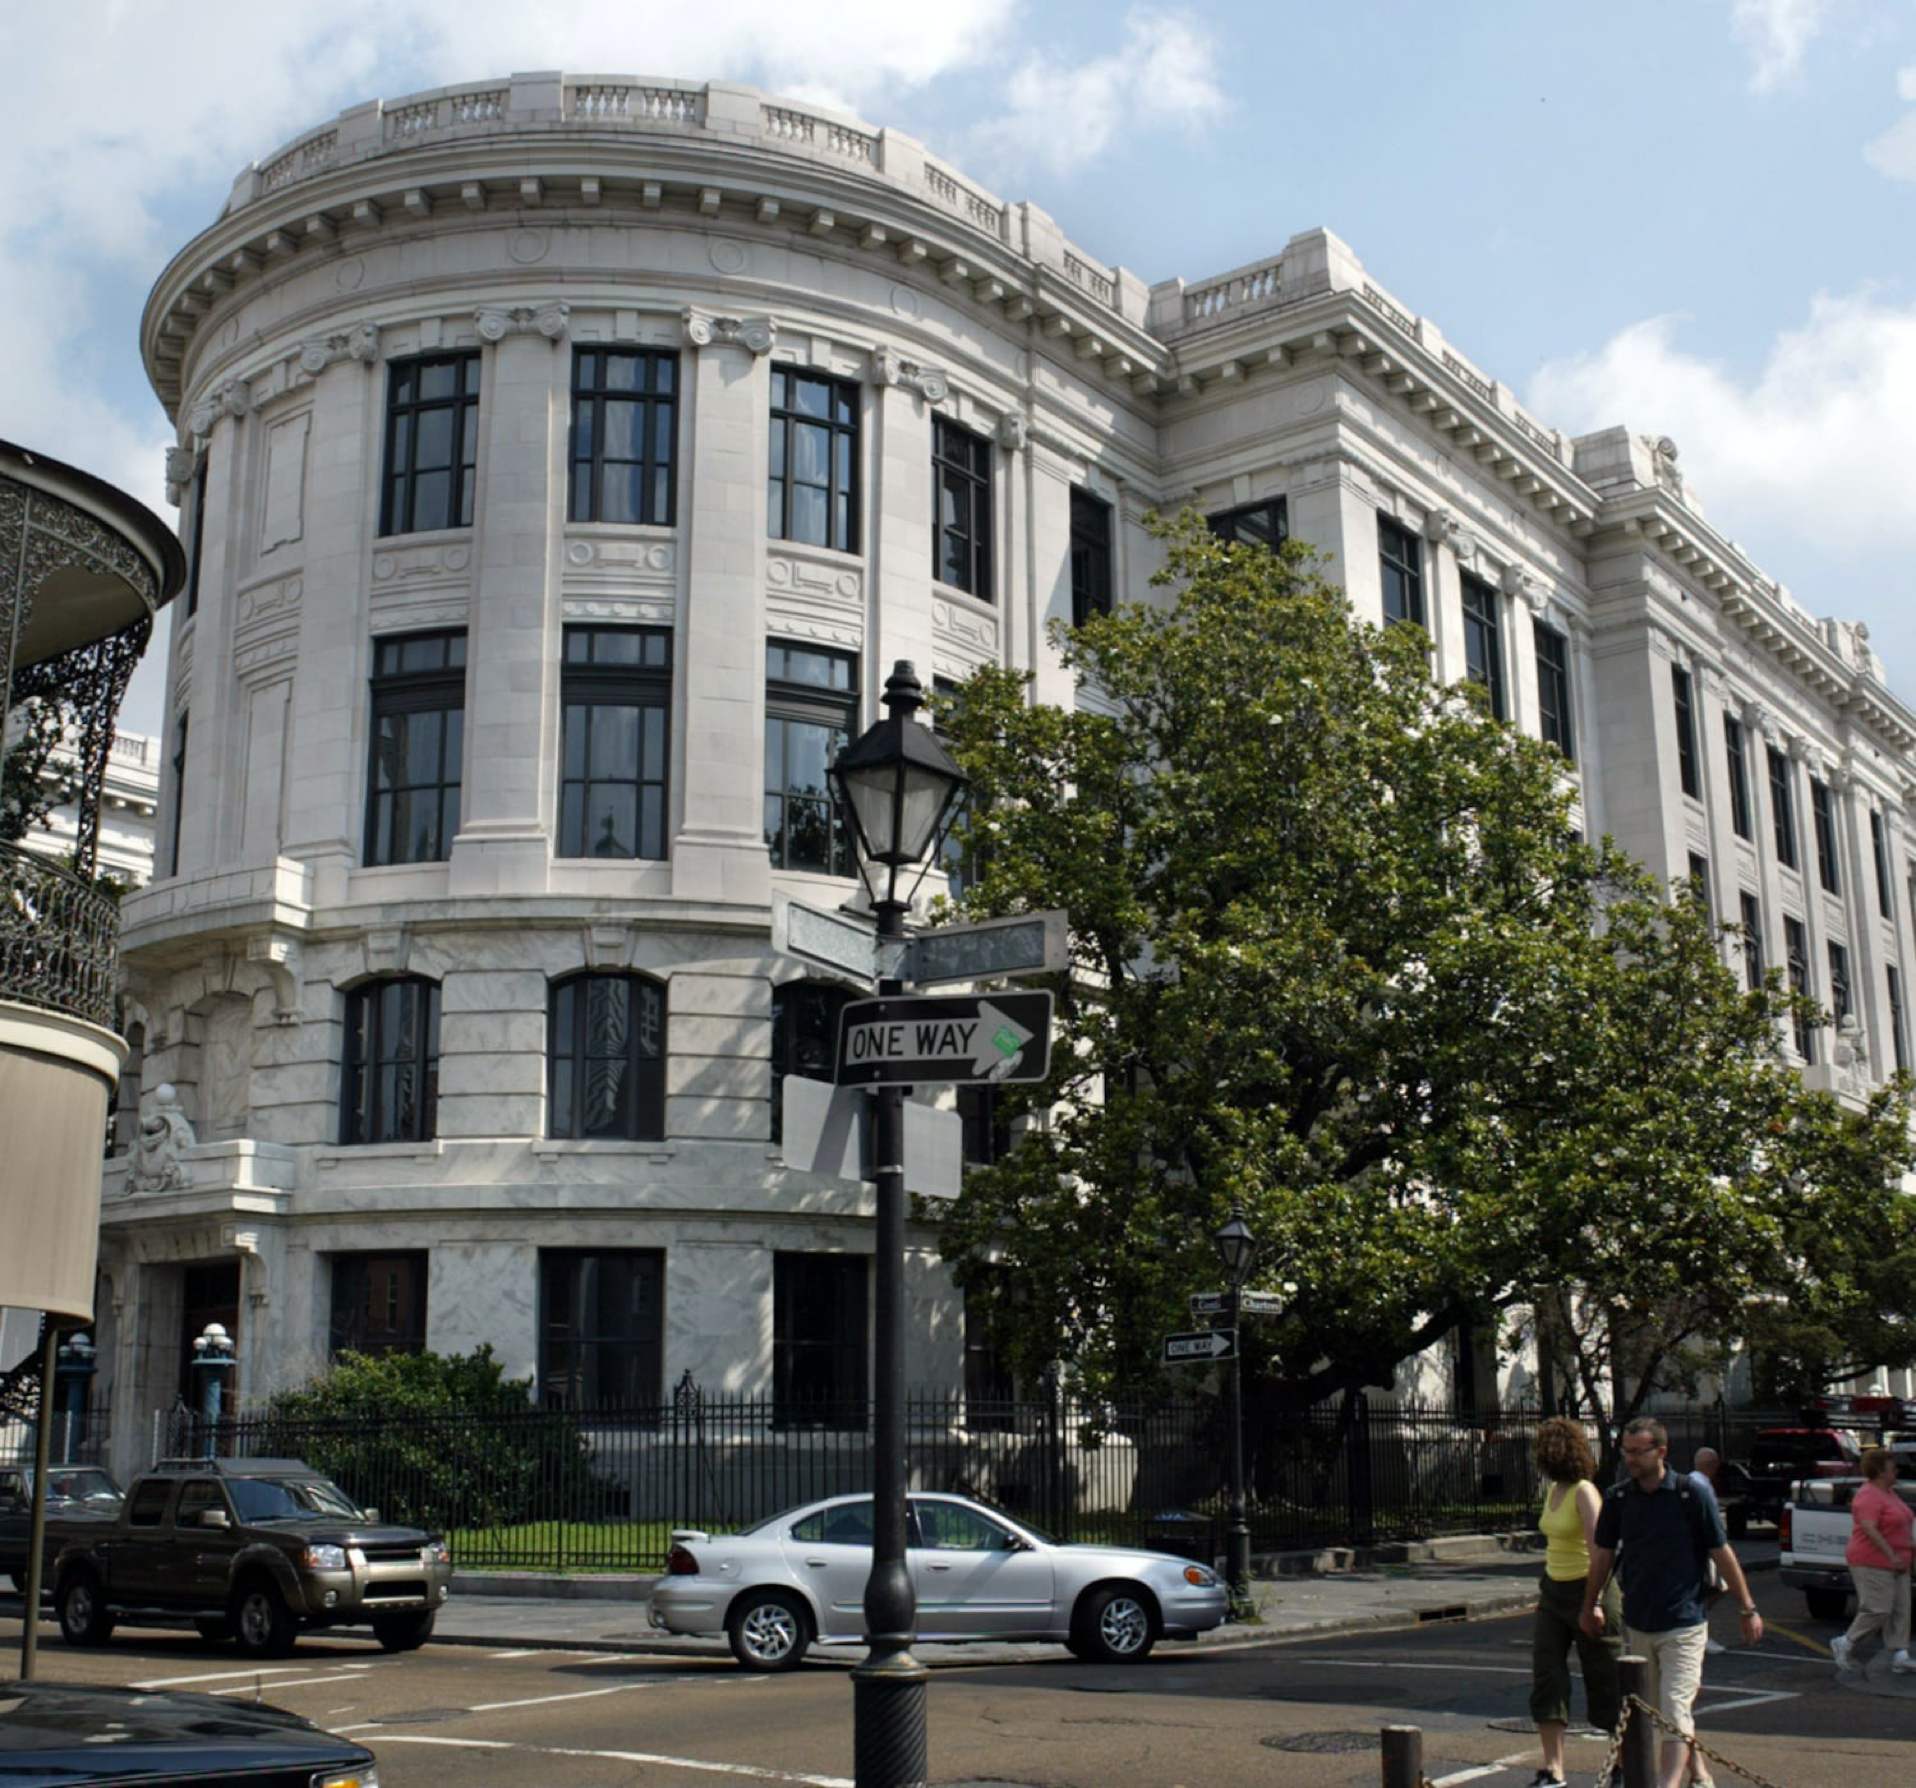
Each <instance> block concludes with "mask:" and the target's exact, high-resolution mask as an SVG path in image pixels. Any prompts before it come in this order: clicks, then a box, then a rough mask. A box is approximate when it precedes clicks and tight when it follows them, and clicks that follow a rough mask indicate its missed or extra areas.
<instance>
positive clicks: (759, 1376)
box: [665, 1238, 772, 1396]
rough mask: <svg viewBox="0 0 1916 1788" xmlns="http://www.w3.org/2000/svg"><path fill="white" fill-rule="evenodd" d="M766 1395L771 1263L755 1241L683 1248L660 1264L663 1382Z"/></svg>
mask: <svg viewBox="0 0 1916 1788" xmlns="http://www.w3.org/2000/svg"><path fill="white" fill-rule="evenodd" d="M682 1372H690V1373H691V1374H692V1378H693V1381H694V1382H695V1383H696V1384H697V1385H698V1386H699V1388H700V1389H701V1390H705V1391H711V1392H723V1393H726V1394H729V1395H734V1396H763V1395H765V1394H767V1393H768V1392H769V1391H770V1389H771V1382H772V1256H771V1254H770V1252H769V1251H768V1250H767V1249H766V1248H765V1247H763V1246H762V1245H761V1244H760V1243H759V1241H758V1240H757V1239H756V1238H753V1239H749V1240H746V1239H741V1240H738V1241H727V1242H714V1241H696V1242H694V1241H686V1242H683V1243H680V1244H679V1245H676V1246H674V1247H672V1248H671V1249H669V1251H668V1252H667V1254H666V1261H665V1377H666V1382H667V1383H668V1384H674V1383H676V1382H677V1381H678V1377H679V1375H680V1373H682Z"/></svg>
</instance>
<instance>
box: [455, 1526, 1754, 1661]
mask: <svg viewBox="0 0 1916 1788" xmlns="http://www.w3.org/2000/svg"><path fill="white" fill-rule="evenodd" d="M1527 1538H1528V1536H1515V1537H1514V1538H1513V1537H1512V1536H1507V1535H1496V1534H1478V1535H1463V1536H1457V1537H1454V1538H1449V1539H1443V1540H1430V1541H1422V1542H1415V1543H1407V1544H1403V1545H1397V1546H1389V1547H1378V1548H1373V1549H1370V1550H1367V1551H1337V1552H1317V1553H1280V1554H1274V1555H1271V1556H1269V1557H1264V1558H1260V1559H1258V1560H1257V1561H1256V1569H1257V1573H1258V1574H1257V1576H1256V1577H1255V1579H1254V1581H1253V1584H1252V1593H1253V1597H1254V1599H1255V1601H1256V1603H1257V1611H1258V1616H1259V1618H1258V1620H1257V1621H1256V1622H1247V1623H1245V1624H1242V1625H1236V1624H1233V1625H1227V1626H1223V1627H1219V1628H1218V1629H1216V1630H1215V1631H1214V1632H1210V1633H1206V1634H1204V1635H1203V1636H1202V1637H1201V1638H1200V1639H1199V1640H1198V1641H1197V1643H1198V1644H1200V1645H1207V1646H1215V1645H1268V1644H1271V1643H1273V1642H1281V1641H1285V1640H1299V1639H1308V1638H1312V1637H1316V1636H1321V1635H1324V1634H1330V1633H1359V1632H1365V1631H1368V1630H1372V1629H1377V1630H1383V1629H1387V1628H1392V1627H1415V1626H1421V1625H1423V1624H1425V1623H1427V1622H1430V1621H1439V1620H1444V1621H1448V1620H1481V1619H1483V1618H1485V1617H1486V1616H1489V1615H1495V1614H1511V1613H1517V1612H1520V1611H1522V1610H1525V1609H1528V1608H1531V1607H1534V1606H1535V1605H1536V1599H1537V1576H1538V1573H1539V1572H1540V1570H1541V1569H1542V1563H1543V1555H1542V1553H1541V1552H1540V1551H1537V1550H1533V1549H1531V1548H1530V1547H1529V1546H1528V1544H1525V1543H1523V1542H1525V1541H1526V1540H1527ZM1737 1551H1738V1554H1739V1556H1742V1557H1743V1559H1744V1568H1745V1569H1746V1570H1752V1569H1753V1570H1764V1569H1774V1568H1775V1565H1776V1546H1775V1544H1774V1543H1773V1542H1768V1541H1760V1540H1759V1541H1746V1542H1742V1543H1740V1544H1739V1545H1738V1547H1737ZM656 1581H657V1579H656V1578H654V1577H647V1576H614V1577H577V1576H575V1577H548V1576H537V1575H532V1574H519V1573H505V1572H488V1571H459V1572H456V1573H455V1575H454V1577H453V1595H452V1600H451V1601H450V1603H449V1604H448V1605H447V1606H446V1608H445V1609H444V1610H442V1611H441V1613H440V1616H439V1620H438V1624H437V1627H436V1629H435V1631H434V1633H433V1638H434V1639H435V1640H436V1641H441V1642H446V1643H450V1644H455V1645H497V1646H502V1647H517V1646H542V1647H544V1646H561V1647H576V1648H578V1649H580V1650H585V1651H611V1652H631V1653H644V1654H654V1653H656V1654H661V1655H666V1656H678V1657H712V1656H720V1655H723V1653H724V1647H723V1644H722V1642H720V1641H716V1640H710V1639H679V1638H674V1637H672V1636H671V1635H669V1634H665V1633H660V1632H657V1631H656V1630H654V1629H653V1628H652V1627H651V1626H650V1625H649V1624H648V1623H647V1619H646V1600H647V1597H648V1596H649V1594H650V1592H651V1587H652V1585H653V1583H654V1582H656ZM923 1649H924V1652H925V1655H926V1659H927V1661H928V1662H936V1661H938V1660H939V1659H940V1658H944V1659H946V1660H948V1661H952V1662H958V1661H966V1662H970V1663H974V1664H975V1663H985V1662H990V1661H992V1659H993V1658H1001V1659H1012V1658H1020V1657H1025V1656H1044V1655H1050V1654H1051V1653H1053V1652H1054V1651H1055V1650H1056V1647H1053V1646H1031V1645H1009V1644H1007V1645H992V1644H976V1645H964V1646H941V1645H927V1646H925V1647H924V1648H923ZM843 1655H846V1656H848V1657H855V1656H856V1655H857V1653H856V1651H852V1652H849V1653H846V1654H843Z"/></svg>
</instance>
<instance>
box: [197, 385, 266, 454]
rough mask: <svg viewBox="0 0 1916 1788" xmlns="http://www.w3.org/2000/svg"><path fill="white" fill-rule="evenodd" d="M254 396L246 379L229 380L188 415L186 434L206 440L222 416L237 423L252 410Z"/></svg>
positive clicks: (210, 393)
mask: <svg viewBox="0 0 1916 1788" xmlns="http://www.w3.org/2000/svg"><path fill="white" fill-rule="evenodd" d="M252 403H253V395H252V391H251V389H250V387H249V386H248V385H247V383H246V381H245V380H244V379H228V380H227V381H226V383H225V384H224V385H222V386H220V388H219V389H218V390H217V391H209V392H208V393H207V394H206V395H205V396H204V397H203V398H201V399H200V401H199V402H198V403H196V404H195V405H194V406H193V407H192V409H190V410H188V411H187V413H186V432H187V433H188V434H190V435H197V436H198V437H199V438H200V439H201V440H205V439H206V437H207V436H208V435H210V434H211V433H212V432H213V429H214V427H215V425H216V424H217V423H218V422H219V419H220V418H221V417H222V416H231V417H232V418H233V419H234V420H235V421H238V420H239V418H240V417H242V416H244V415H245V414H246V412H247V411H248V410H249V409H251V408H252Z"/></svg>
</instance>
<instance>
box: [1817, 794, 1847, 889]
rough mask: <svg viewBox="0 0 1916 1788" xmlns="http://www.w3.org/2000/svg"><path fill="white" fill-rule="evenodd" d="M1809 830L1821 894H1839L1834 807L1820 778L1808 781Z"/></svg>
mask: <svg viewBox="0 0 1916 1788" xmlns="http://www.w3.org/2000/svg"><path fill="white" fill-rule="evenodd" d="M1810 830H1811V832H1812V833H1813V834H1814V835H1815V838H1816V879H1817V880H1818V881H1819V882H1821V883H1822V885H1823V888H1824V890H1825V892H1827V893H1830V894H1840V893H1841V892H1842V891H1843V877H1842V870H1841V865H1840V860H1839V859H1838V856H1837V852H1836V806H1835V803H1834V801H1833V800H1832V799H1831V796H1830V785H1829V784H1828V783H1827V782H1825V781H1824V780H1823V779H1822V777H1820V776H1812V777H1811V778H1810Z"/></svg>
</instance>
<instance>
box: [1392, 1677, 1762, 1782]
mask: <svg viewBox="0 0 1916 1788" xmlns="http://www.w3.org/2000/svg"><path fill="white" fill-rule="evenodd" d="M1638 1709H1641V1710H1642V1711H1643V1712H1644V1713H1645V1714H1647V1715H1648V1716H1649V1719H1650V1723H1651V1724H1652V1725H1653V1726H1655V1727H1657V1728H1658V1730H1659V1731H1660V1732H1662V1734H1663V1735H1664V1736H1665V1737H1666V1738H1680V1739H1682V1740H1683V1742H1684V1743H1685V1744H1687V1745H1688V1746H1689V1747H1690V1755H1691V1759H1692V1762H1694V1760H1695V1758H1696V1755H1697V1754H1698V1753H1699V1752H1701V1753H1702V1754H1703V1755H1704V1756H1705V1757H1707V1758H1709V1760H1710V1761H1711V1762H1712V1763H1719V1764H1721V1765H1722V1766H1723V1767H1724V1768H1725V1769H1726V1770H1728V1771H1729V1772H1730V1774H1731V1775H1733V1776H1740V1777H1741V1778H1742V1779H1743V1780H1744V1781H1746V1782H1754V1783H1755V1784H1756V1788H1782V1785H1781V1784H1780V1783H1777V1782H1772V1781H1771V1780H1770V1778H1769V1777H1768V1776H1760V1775H1758V1774H1757V1773H1756V1771H1755V1770H1753V1769H1749V1768H1746V1767H1745V1766H1744V1765H1743V1764H1741V1763H1738V1762H1736V1761H1735V1759H1734V1758H1730V1757H1726V1756H1724V1755H1723V1753H1722V1752H1721V1751H1713V1750H1711V1749H1710V1747H1709V1746H1708V1745H1706V1744H1705V1743H1704V1742H1703V1740H1702V1739H1700V1738H1698V1737H1697V1736H1696V1734H1695V1733H1694V1732H1692V1733H1690V1734H1688V1735H1687V1736H1686V1735H1685V1734H1683V1733H1681V1732H1679V1731H1678V1730H1677V1729H1676V1728H1675V1727H1674V1726H1672V1725H1671V1724H1670V1723H1669V1721H1668V1720H1666V1719H1665V1718H1664V1717H1663V1716H1662V1715H1661V1714H1660V1713H1658V1712H1657V1710H1656V1709H1655V1708H1654V1707H1652V1706H1651V1705H1650V1704H1649V1702H1647V1701H1645V1700H1644V1699H1643V1697H1642V1696H1641V1695H1632V1696H1630V1697H1629V1698H1628V1700H1627V1701H1626V1703H1625V1705H1624V1709H1623V1718H1622V1720H1621V1721H1620V1722H1619V1723H1618V1726H1617V1736H1616V1741H1615V1743H1613V1744H1612V1745H1611V1747H1610V1755H1609V1758H1608V1759H1607V1761H1606V1762H1605V1764H1604V1767H1605V1768H1606V1769H1609V1768H1611V1767H1612V1766H1614V1765H1615V1763H1616V1762H1617V1759H1618V1758H1619V1757H1620V1756H1621V1754H1622V1751H1623V1735H1624V1733H1625V1732H1626V1731H1627V1730H1628V1729H1629V1725H1630V1716H1631V1714H1632V1713H1634V1712H1636V1711H1637V1710H1638ZM1597 1780H1598V1781H1599V1782H1601V1781H1602V1780H1603V1777H1602V1776H1601V1775H1599V1776H1598V1777H1597ZM1418 1788H1423V1785H1422V1784H1421V1783H1419V1784H1418Z"/></svg>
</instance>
